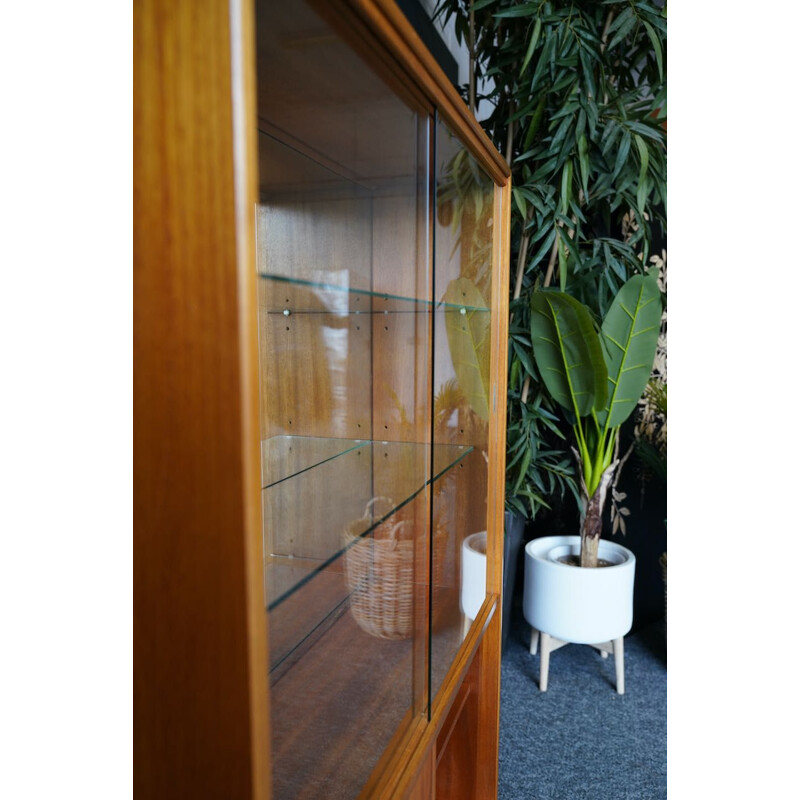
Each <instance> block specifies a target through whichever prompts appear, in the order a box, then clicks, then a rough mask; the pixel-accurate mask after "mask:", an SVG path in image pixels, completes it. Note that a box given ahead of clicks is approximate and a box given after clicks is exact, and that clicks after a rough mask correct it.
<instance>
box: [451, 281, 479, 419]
mask: <svg viewBox="0 0 800 800" xmlns="http://www.w3.org/2000/svg"><path fill="white" fill-rule="evenodd" d="M442 301H443V302H444V303H447V304H448V306H451V307H450V308H448V309H447V310H446V312H445V327H446V328H447V343H448V345H449V346H450V357H451V358H452V360H453V369H454V370H455V373H456V378H457V380H458V384H459V386H460V388H461V391H462V393H463V395H464V397H465V398H466V400H467V402H468V403H469V405H470V407H471V408H472V410H473V411H474V412H475V413H476V414H477V415H478V416H479V417H480V418H481V419H483V420H488V419H489V361H490V358H491V330H490V324H491V319H490V314H489V311H488V304H487V302H486V300H485V299H484V297H483V295H482V294H481V291H480V289H478V287H477V286H476V285H475V284H474V283H473V282H472V281H471V280H469V278H456V279H455V280H452V281H450V283H449V284H448V286H447V291H446V292H445V293H444V297H443V298H442Z"/></svg>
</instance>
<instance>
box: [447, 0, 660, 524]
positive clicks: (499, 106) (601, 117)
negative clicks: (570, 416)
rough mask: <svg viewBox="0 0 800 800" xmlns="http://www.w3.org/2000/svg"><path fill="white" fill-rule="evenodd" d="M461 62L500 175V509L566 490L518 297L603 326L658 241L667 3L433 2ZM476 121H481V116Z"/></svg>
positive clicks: (566, 470) (528, 512)
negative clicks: (503, 233) (506, 178)
mask: <svg viewBox="0 0 800 800" xmlns="http://www.w3.org/2000/svg"><path fill="white" fill-rule="evenodd" d="M436 16H437V17H439V18H440V19H441V21H442V23H444V24H447V23H452V24H453V26H454V30H455V34H456V37H457V39H458V41H459V42H461V43H463V44H465V45H466V47H467V50H468V52H469V81H468V83H467V84H465V85H464V87H462V95H463V97H464V99H465V101H466V102H467V104H468V105H469V107H470V108H471V109H472V110H473V111H476V110H477V112H478V114H479V118H481V125H482V126H483V127H484V129H485V131H486V133H487V134H488V136H489V138H490V139H491V140H492V141H493V142H494V144H495V146H496V147H497V149H498V150H499V151H500V152H501V153H503V155H504V156H505V159H506V161H507V162H508V164H509V167H510V168H511V185H512V193H513V199H514V202H513V203H512V208H511V252H512V264H513V265H514V267H513V269H512V274H511V281H510V286H509V294H510V299H511V302H510V311H511V319H510V324H509V366H508V368H509V379H508V436H507V441H508V451H507V459H506V463H507V474H506V505H507V507H508V508H509V509H513V510H515V511H517V512H519V513H522V514H524V515H525V516H529V517H532V516H535V515H536V513H537V512H538V510H539V509H540V508H541V507H542V506H547V505H548V504H549V503H550V502H551V501H552V500H553V499H554V498H555V497H557V496H558V495H559V494H563V492H564V490H565V489H566V488H569V489H570V490H572V491H573V493H577V491H576V487H575V485H574V482H573V481H572V474H573V466H572V459H571V458H570V457H569V454H568V452H566V451H565V450H564V449H563V444H562V442H563V437H564V436H565V435H568V433H569V423H568V421H567V420H565V418H564V414H563V413H561V412H559V406H558V405H557V404H554V403H553V402H552V401H551V398H550V396H549V393H548V392H547V391H544V389H543V385H542V379H541V376H540V375H539V374H538V370H537V367H536V363H535V362H534V359H533V358H531V341H530V312H531V296H532V294H533V293H534V292H535V291H536V289H537V288H539V287H550V286H551V285H552V286H558V287H559V288H560V290H561V291H565V292H569V294H570V295H572V296H573V297H575V298H577V299H578V300H581V301H582V302H583V303H584V304H586V305H587V307H588V308H589V309H590V310H591V312H592V314H593V315H594V316H595V317H597V318H602V317H603V316H604V315H605V314H606V312H607V311H608V309H609V306H610V304H611V302H612V300H613V298H614V297H615V295H616V294H617V292H618V290H619V289H620V287H621V286H622V285H623V284H624V283H625V282H626V281H627V280H628V279H629V278H630V277H631V276H633V275H636V274H641V273H642V272H643V271H644V270H645V268H646V267H647V266H648V265H649V264H650V263H651V261H652V258H653V255H652V251H653V250H654V249H655V248H654V247H653V243H654V241H655V240H657V239H659V238H662V237H663V235H664V234H665V232H666V116H667V103H666V91H667V90H666V52H667V48H666V31H667V20H666V3H665V2H661V0H631V1H630V2H625V1H623V2H619V0H595V1H594V2H576V1H575V0H532V1H530V2H520V0H438V3H437V7H436ZM487 109H488V113H485V112H486V110H487Z"/></svg>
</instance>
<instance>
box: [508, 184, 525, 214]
mask: <svg viewBox="0 0 800 800" xmlns="http://www.w3.org/2000/svg"><path fill="white" fill-rule="evenodd" d="M511 193H512V194H513V195H514V201H515V202H516V204H517V208H518V209H519V213H520V214H522V216H523V217H525V212H526V210H527V209H526V204H525V198H524V196H523V195H522V193H521V192H520V191H519V189H517V188H516V187H513V188H512V189H511Z"/></svg>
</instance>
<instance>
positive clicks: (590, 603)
mask: <svg viewBox="0 0 800 800" xmlns="http://www.w3.org/2000/svg"><path fill="white" fill-rule="evenodd" d="M579 553H580V536H544V537H542V538H540V539H534V540H533V541H531V542H528V544H527V545H526V546H525V591H524V595H523V601H522V608H523V612H524V614H525V619H526V620H527V621H528V624H529V625H531V626H532V627H533V628H535V629H536V630H537V631H541V632H543V633H547V634H549V635H550V636H553V637H555V638H556V639H561V640H562V641H564V642H574V643H576V644H596V643H599V642H608V641H611V640H613V639H617V638H618V637H621V636H624V635H625V634H626V633H628V631H629V630H630V629H631V625H632V624H633V576H634V571H635V568H636V556H634V554H633V553H632V552H631V551H630V550H628V549H627V548H626V547H622V545H619V544H617V543H616V542H608V541H605V540H603V539H601V540H600V546H599V550H598V556H599V558H601V559H604V560H606V561H609V562H611V566H607V567H598V568H596V569H586V568H581V567H574V566H569V565H567V564H563V563H561V562H559V561H558V559H559V558H560V557H562V556H565V555H578V554H579Z"/></svg>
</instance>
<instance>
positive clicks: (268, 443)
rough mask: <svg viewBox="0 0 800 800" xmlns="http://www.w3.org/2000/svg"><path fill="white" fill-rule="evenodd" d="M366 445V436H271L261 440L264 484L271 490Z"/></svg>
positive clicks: (265, 487) (262, 483)
mask: <svg viewBox="0 0 800 800" xmlns="http://www.w3.org/2000/svg"><path fill="white" fill-rule="evenodd" d="M365 444H368V442H366V441H365V440H364V439H328V438H322V437H318V436H271V437H270V438H269V439H265V440H264V441H262V442H261V486H262V488H263V489H270V488H271V487H273V486H275V485H276V484H278V483H281V482H283V481H285V480H288V479H289V478H292V477H294V476H296V475H299V474H301V473H303V472H305V471H306V470H309V469H313V468H314V467H317V466H319V465H321V464H324V463H325V462H327V461H330V460H331V459H333V458H336V457H337V456H341V455H345V454H346V453H349V452H350V451H351V450H355V449H356V448H357V447H363V446H364V445H365Z"/></svg>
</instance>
